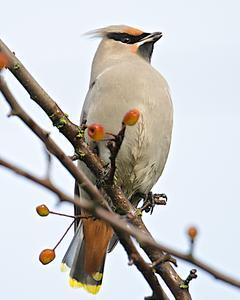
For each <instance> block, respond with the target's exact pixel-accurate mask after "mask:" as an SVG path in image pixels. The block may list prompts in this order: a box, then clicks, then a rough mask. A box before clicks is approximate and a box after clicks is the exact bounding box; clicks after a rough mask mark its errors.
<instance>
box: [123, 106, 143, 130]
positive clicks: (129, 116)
mask: <svg viewBox="0 0 240 300" xmlns="http://www.w3.org/2000/svg"><path fill="white" fill-rule="evenodd" d="M139 117H140V111H139V110H138V109H137V108H134V109H131V110H129V111H128V112H127V113H126V114H125V116H124V118H123V124H125V125H128V126H133V125H135V124H136V123H137V121H138V119H139Z"/></svg>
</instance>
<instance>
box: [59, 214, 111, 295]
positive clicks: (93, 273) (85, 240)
mask: <svg viewBox="0 0 240 300" xmlns="http://www.w3.org/2000/svg"><path fill="white" fill-rule="evenodd" d="M112 236H113V231H112V229H111V227H110V226H109V225H107V224H106V223H105V222H104V221H102V220H99V219H94V218H87V219H82V220H81V222H80V223H79V225H78V228H77V230H76V232H75V235H74V237H73V240H72V242H71V244H70V246H69V248H68V250H67V252H66V254H65V256H64V258H63V261H62V266H63V269H64V267H65V266H67V267H69V268H70V269H71V270H70V280H69V283H70V286H71V287H74V288H78V287H82V288H84V289H85V290H86V291H88V292H89V293H91V294H97V293H98V292H99V290H100V287H101V283H102V278H103V270H104V263H105V258H106V253H107V248H108V244H109V241H110V239H111V238H112Z"/></svg>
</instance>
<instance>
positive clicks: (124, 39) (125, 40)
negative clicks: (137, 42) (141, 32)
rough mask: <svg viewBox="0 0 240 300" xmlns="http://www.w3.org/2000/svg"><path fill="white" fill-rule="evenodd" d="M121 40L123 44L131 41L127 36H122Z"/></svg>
mask: <svg viewBox="0 0 240 300" xmlns="http://www.w3.org/2000/svg"><path fill="white" fill-rule="evenodd" d="M121 41H122V42H123V43H125V44H129V43H130V42H131V39H130V38H129V37H124V38H122V40H121Z"/></svg>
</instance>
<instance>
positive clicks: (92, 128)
mask: <svg viewBox="0 0 240 300" xmlns="http://www.w3.org/2000/svg"><path fill="white" fill-rule="evenodd" d="M87 128H88V131H87V132H88V135H89V136H90V138H91V139H93V140H94V141H101V140H102V139H103V138H104V135H105V130H104V127H103V126H102V125H101V124H97V123H94V124H91V125H89V126H88V127H87Z"/></svg>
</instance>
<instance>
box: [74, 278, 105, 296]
mask: <svg viewBox="0 0 240 300" xmlns="http://www.w3.org/2000/svg"><path fill="white" fill-rule="evenodd" d="M69 285H70V286H71V287H72V288H84V290H86V291H87V292H88V293H90V294H93V295H96V294H97V293H98V292H99V290H100V288H101V285H91V284H85V283H82V282H79V281H77V280H76V279H74V278H71V277H70V278H69Z"/></svg>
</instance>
